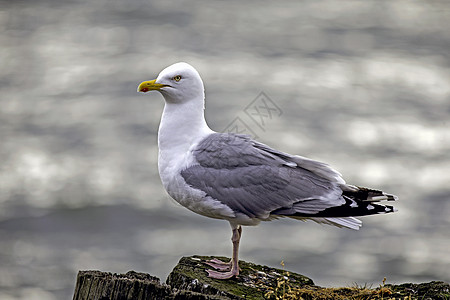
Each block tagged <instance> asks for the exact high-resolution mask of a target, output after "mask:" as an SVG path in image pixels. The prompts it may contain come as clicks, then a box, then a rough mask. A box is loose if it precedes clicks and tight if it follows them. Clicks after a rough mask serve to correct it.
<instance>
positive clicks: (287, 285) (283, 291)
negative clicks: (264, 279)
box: [265, 262, 411, 300]
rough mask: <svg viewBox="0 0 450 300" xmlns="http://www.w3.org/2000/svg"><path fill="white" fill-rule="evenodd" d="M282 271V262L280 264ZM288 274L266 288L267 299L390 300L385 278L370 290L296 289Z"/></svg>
mask: <svg viewBox="0 0 450 300" xmlns="http://www.w3.org/2000/svg"><path fill="white" fill-rule="evenodd" d="M281 265H282V266H283V270H284V262H281ZM288 277H289V272H286V271H284V274H283V275H281V276H279V277H278V278H277V286H276V287H266V288H267V290H268V292H267V293H266V294H265V298H267V299H275V300H299V299H302V300H310V299H311V300H312V299H314V300H326V299H335V300H349V299H350V300H369V299H370V300H372V299H381V300H392V299H398V298H393V297H391V295H392V294H393V291H392V290H391V289H390V288H388V287H385V283H386V278H384V279H383V281H382V283H381V284H380V286H379V287H377V288H371V287H370V286H369V287H368V286H367V285H364V286H358V285H355V286H353V287H344V288H322V287H318V286H304V287H296V286H294V285H293V284H292V283H291V282H289V280H288ZM403 299H404V300H409V299H411V297H405V298H403Z"/></svg>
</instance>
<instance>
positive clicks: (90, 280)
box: [73, 271, 222, 300]
mask: <svg viewBox="0 0 450 300" xmlns="http://www.w3.org/2000/svg"><path fill="white" fill-rule="evenodd" d="M155 299H163V300H166V299H167V300H181V299H187V300H215V299H222V298H219V297H213V296H208V295H201V294H198V293H195V292H192V291H183V290H180V291H178V290H172V289H171V288H170V287H169V286H167V285H165V284H161V283H160V281H159V278H157V277H154V276H151V275H149V274H144V273H137V272H134V271H130V272H127V273H126V274H112V273H107V272H100V271H80V272H78V276H77V283H76V286H75V293H74V296H73V300H155Z"/></svg>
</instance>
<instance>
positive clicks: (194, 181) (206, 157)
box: [138, 62, 398, 279]
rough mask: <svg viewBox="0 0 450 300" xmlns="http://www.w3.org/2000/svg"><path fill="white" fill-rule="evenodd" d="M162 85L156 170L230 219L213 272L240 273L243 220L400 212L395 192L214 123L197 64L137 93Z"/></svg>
mask: <svg viewBox="0 0 450 300" xmlns="http://www.w3.org/2000/svg"><path fill="white" fill-rule="evenodd" d="M149 91H158V92H160V93H161V94H162V96H163V97H164V100H165V105H164V110H163V113H162V117H161V122H160V125H159V131H158V148H159V154H158V170H159V175H160V177H161V181H162V184H163V186H164V188H165V189H166V191H167V193H168V194H169V195H170V196H171V197H172V198H173V199H175V200H176V201H177V202H178V203H180V204H181V205H183V206H184V207H186V208H188V209H189V210H191V211H193V212H195V213H197V214H200V215H203V216H207V217H210V218H215V219H223V220H227V221H228V222H229V223H230V225H231V229H232V238H231V241H232V244H233V253H232V258H231V261H229V262H223V261H221V260H218V259H211V260H209V261H207V262H206V263H207V264H208V265H209V266H211V267H212V268H213V269H214V270H213V269H210V270H207V272H208V276H209V277H211V278H216V279H229V278H232V277H235V276H238V275H239V265H238V262H239V260H238V253H239V241H240V239H241V235H242V226H254V225H257V224H259V223H260V222H261V221H271V220H274V219H278V218H282V217H289V218H293V219H298V220H302V221H305V220H312V221H315V222H317V223H323V224H328V225H334V226H337V227H344V228H350V229H354V230H358V229H359V228H360V227H361V226H362V222H361V221H360V220H359V219H356V218H355V216H356V217H357V216H365V215H374V214H385V213H391V212H394V211H396V209H395V208H394V207H393V206H390V205H382V204H380V203H379V202H380V201H384V200H387V201H395V200H397V199H398V197H397V196H395V195H391V194H387V193H383V192H382V191H379V190H375V189H370V188H364V187H359V186H355V185H350V184H346V183H345V181H344V179H343V178H342V175H341V174H340V173H339V172H337V171H335V170H334V169H332V168H331V167H330V166H329V165H327V164H325V163H322V162H319V161H315V160H312V159H309V158H306V157H302V156H298V155H291V154H288V153H285V152H281V151H279V150H276V149H273V148H271V147H269V146H267V145H265V144H262V143H260V142H257V141H255V140H253V139H251V138H250V137H249V136H247V135H242V134H234V133H220V132H215V131H213V130H211V129H210V128H209V126H208V124H207V123H206V121H205V117H204V108H205V92H204V86H203V81H202V79H201V78H200V75H199V73H198V72H197V70H196V69H195V68H194V67H192V66H191V65H189V64H187V63H185V62H179V63H176V64H173V65H171V66H168V67H167V68H165V69H164V70H163V71H161V73H159V75H158V77H157V78H156V79H154V80H150V81H144V82H142V83H141V84H139V86H138V92H142V93H146V92H149Z"/></svg>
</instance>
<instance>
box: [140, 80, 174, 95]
mask: <svg viewBox="0 0 450 300" xmlns="http://www.w3.org/2000/svg"><path fill="white" fill-rule="evenodd" d="M165 86H167V85H166V84H161V83H156V79H155V80H150V81H144V82H142V83H141V84H140V85H139V86H138V89H137V91H138V92H142V93H147V92H149V91H159V90H160V89H161V88H163V87H165Z"/></svg>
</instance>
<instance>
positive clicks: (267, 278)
mask: <svg viewBox="0 0 450 300" xmlns="http://www.w3.org/2000/svg"><path fill="white" fill-rule="evenodd" d="M212 258H213V257H210V256H192V257H183V258H181V260H180V262H179V263H178V265H177V266H176V267H175V268H174V269H173V271H172V273H170V275H169V277H168V278H167V281H166V282H167V284H168V285H170V286H171V287H172V288H174V287H175V288H176V289H179V290H188V291H194V292H198V293H201V294H204V295H212V296H211V297H213V299H275V300H281V299H283V300H291V299H292V300H293V299H303V300H310V299H311V300H312V299H315V300H321V299H337V300H344V299H354V300H372V299H382V300H392V299H395V300H397V299H401V300H409V299H438V300H441V299H442V300H444V299H446V300H450V286H449V284H447V283H444V282H430V283H422V284H402V285H389V284H385V281H386V279H385V280H383V282H382V283H381V284H380V286H379V287H377V288H370V287H369V288H368V287H367V286H363V287H358V286H355V287H342V288H323V287H320V286H316V285H314V282H313V281H312V280H311V279H310V278H308V277H305V276H303V275H299V274H296V273H292V272H288V271H285V270H281V269H277V268H270V267H267V266H261V265H255V264H253V263H248V262H245V261H240V262H239V266H240V268H241V271H240V275H239V277H238V278H232V279H228V280H217V279H212V278H209V277H208V275H207V273H206V269H209V268H210V267H209V266H208V265H206V264H205V263H204V262H205V261H207V260H210V259H212ZM216 258H219V259H221V260H223V261H228V260H229V259H228V258H225V257H216Z"/></svg>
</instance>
